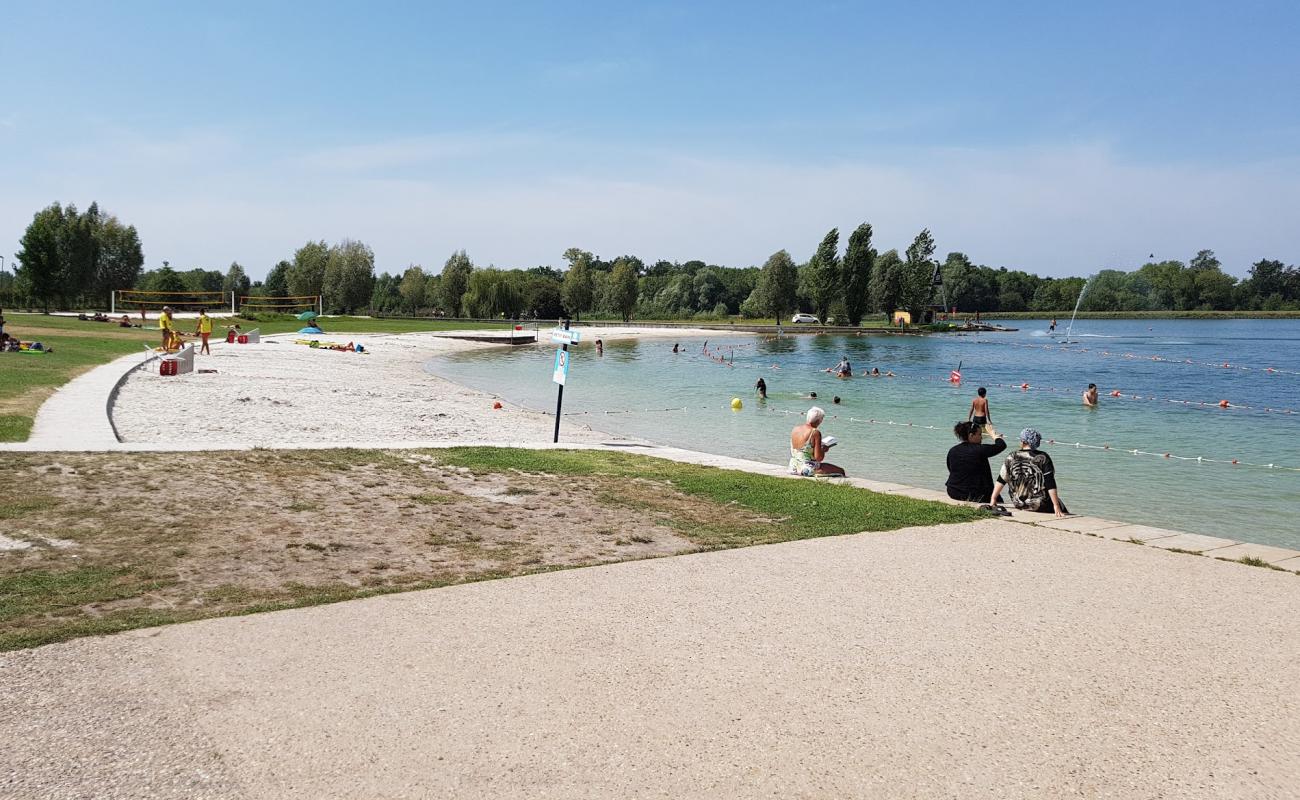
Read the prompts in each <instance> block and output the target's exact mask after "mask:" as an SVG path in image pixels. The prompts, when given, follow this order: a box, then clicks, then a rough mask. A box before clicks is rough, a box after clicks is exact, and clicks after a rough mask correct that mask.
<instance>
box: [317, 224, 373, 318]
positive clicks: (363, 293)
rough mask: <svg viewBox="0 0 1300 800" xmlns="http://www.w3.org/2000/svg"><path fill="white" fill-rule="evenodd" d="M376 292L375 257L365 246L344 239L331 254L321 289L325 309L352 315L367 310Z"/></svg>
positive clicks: (331, 250) (332, 249)
mask: <svg viewBox="0 0 1300 800" xmlns="http://www.w3.org/2000/svg"><path fill="white" fill-rule="evenodd" d="M374 288H375V253H374V251H373V250H371V249H370V248H369V247H368V246H367V245H365V244H364V243H362V242H358V241H353V240H351V239H344V240H343V241H341V242H339V243H338V244H336V245H335V246H333V247H331V248H330V250H329V257H328V259H327V260H326V264H325V278H324V285H323V286H322V287H321V293H322V294H323V298H322V300H323V302H324V304H325V307H326V308H328V309H332V310H333V311H334V312H335V313H342V314H350V313H352V312H354V311H357V310H359V309H362V308H365V307H367V305H368V304H369V302H370V297H371V295H372V294H373V293H374Z"/></svg>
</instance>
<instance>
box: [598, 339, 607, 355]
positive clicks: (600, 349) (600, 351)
mask: <svg viewBox="0 0 1300 800" xmlns="http://www.w3.org/2000/svg"><path fill="white" fill-rule="evenodd" d="M596 355H598V356H603V355H605V343H604V342H602V341H601V340H599V339H597V340H596Z"/></svg>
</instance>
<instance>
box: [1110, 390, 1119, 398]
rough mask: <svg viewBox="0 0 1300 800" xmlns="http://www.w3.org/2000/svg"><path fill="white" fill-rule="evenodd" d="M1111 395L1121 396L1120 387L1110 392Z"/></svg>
mask: <svg viewBox="0 0 1300 800" xmlns="http://www.w3.org/2000/svg"><path fill="white" fill-rule="evenodd" d="M1110 396H1111V397H1119V389H1116V390H1114V391H1113V392H1111V393H1110Z"/></svg>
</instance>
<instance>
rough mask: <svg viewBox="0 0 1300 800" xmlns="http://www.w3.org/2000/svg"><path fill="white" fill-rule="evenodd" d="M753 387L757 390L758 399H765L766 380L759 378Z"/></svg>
mask: <svg viewBox="0 0 1300 800" xmlns="http://www.w3.org/2000/svg"><path fill="white" fill-rule="evenodd" d="M754 388H755V389H757V390H758V399H759V400H766V399H767V381H765V380H763V379H762V378H759V379H758V383H756V384H754Z"/></svg>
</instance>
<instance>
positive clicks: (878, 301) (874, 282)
mask: <svg viewBox="0 0 1300 800" xmlns="http://www.w3.org/2000/svg"><path fill="white" fill-rule="evenodd" d="M902 297H903V259H901V258H899V257H898V251H897V250H886V251H885V252H883V253H881V254H880V255H879V256H877V258H876V263H875V264H873V265H872V268H871V306H872V308H873V309H875V310H876V311H882V312H884V314H885V317H886V318H887V319H889V320H890V322H891V324H892V322H893V318H894V312H895V311H897V310H898V309H900V308H902Z"/></svg>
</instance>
